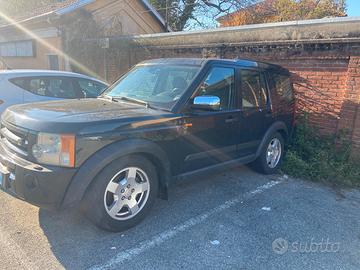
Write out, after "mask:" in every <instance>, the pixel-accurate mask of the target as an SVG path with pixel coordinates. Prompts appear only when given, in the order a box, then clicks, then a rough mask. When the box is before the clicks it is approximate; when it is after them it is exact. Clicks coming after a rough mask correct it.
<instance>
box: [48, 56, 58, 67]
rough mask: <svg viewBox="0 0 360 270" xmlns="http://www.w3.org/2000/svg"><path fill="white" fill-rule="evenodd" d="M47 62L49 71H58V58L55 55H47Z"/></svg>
mask: <svg viewBox="0 0 360 270" xmlns="http://www.w3.org/2000/svg"><path fill="white" fill-rule="evenodd" d="M48 62H49V69H50V70H59V57H58V56H57V55H56V54H49V55H48Z"/></svg>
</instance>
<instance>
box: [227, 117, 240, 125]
mask: <svg viewBox="0 0 360 270" xmlns="http://www.w3.org/2000/svg"><path fill="white" fill-rule="evenodd" d="M237 121H239V118H237V117H233V116H229V117H228V118H226V119H225V123H227V124H229V123H234V122H237Z"/></svg>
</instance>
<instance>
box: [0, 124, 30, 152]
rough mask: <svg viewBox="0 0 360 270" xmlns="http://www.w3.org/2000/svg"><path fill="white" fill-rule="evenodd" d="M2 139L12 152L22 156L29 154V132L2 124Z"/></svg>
mask: <svg viewBox="0 0 360 270" xmlns="http://www.w3.org/2000/svg"><path fill="white" fill-rule="evenodd" d="M0 136H1V141H2V143H3V144H4V145H5V147H7V148H8V149H9V150H10V151H11V152H15V153H16V154H20V155H21V156H25V157H26V156H28V147H29V141H28V139H27V133H26V132H22V131H20V130H15V129H14V128H11V127H8V126H4V125H3V124H2V125H1V129H0Z"/></svg>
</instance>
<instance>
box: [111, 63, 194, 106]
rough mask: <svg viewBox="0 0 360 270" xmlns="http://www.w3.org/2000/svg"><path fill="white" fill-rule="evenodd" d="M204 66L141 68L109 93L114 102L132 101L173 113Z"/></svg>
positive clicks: (124, 78) (126, 77) (112, 87)
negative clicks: (114, 99)
mask: <svg viewBox="0 0 360 270" xmlns="http://www.w3.org/2000/svg"><path fill="white" fill-rule="evenodd" d="M199 70H200V66H186V65H140V66H137V67H135V68H134V69H133V70H131V71H130V72H129V73H128V74H126V75H125V76H124V77H122V78H121V79H120V80H119V81H117V82H116V83H115V84H114V85H113V86H111V87H110V88H109V89H108V90H106V91H105V95H107V96H110V97H113V98H121V97H125V98H129V100H130V99H136V100H141V101H144V102H147V103H148V104H149V105H150V106H153V107H158V108H161V109H165V110H171V108H172V107H173V106H174V105H175V103H176V102H177V100H178V99H179V98H180V97H181V96H182V95H183V93H184V92H185V91H186V89H187V88H188V86H189V85H190V83H191V82H192V80H193V79H194V77H195V75H196V74H197V73H198V71H199Z"/></svg>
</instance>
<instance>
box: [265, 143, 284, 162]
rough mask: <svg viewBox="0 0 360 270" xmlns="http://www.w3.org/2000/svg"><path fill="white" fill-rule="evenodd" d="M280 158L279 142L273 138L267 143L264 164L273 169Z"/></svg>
mask: <svg viewBox="0 0 360 270" xmlns="http://www.w3.org/2000/svg"><path fill="white" fill-rule="evenodd" d="M280 158H281V142H280V140H279V139H278V138H274V139H272V140H271V142H270V143H269V146H268V149H267V151H266V162H267V164H268V166H269V167H270V168H271V169H273V168H275V167H276V165H278V163H279V161H280Z"/></svg>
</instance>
